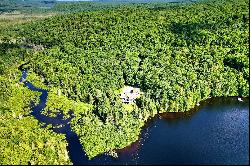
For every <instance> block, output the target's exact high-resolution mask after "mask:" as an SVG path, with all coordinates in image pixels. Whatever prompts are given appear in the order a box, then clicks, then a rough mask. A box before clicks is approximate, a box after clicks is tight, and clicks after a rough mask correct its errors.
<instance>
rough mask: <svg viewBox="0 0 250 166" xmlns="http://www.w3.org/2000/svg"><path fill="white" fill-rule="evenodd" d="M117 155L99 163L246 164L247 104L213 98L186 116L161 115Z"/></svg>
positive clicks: (246, 102)
mask: <svg viewBox="0 0 250 166" xmlns="http://www.w3.org/2000/svg"><path fill="white" fill-rule="evenodd" d="M118 153H119V157H118V158H117V159H112V160H110V159H109V160H106V161H103V164H138V165H146V164H150V165H153V164H157V165H168V164H169V165H170V164H221V165H225V164H227V165H228V164H249V101H248V99H244V101H243V102H239V101H238V100H237V98H235V97H232V98H214V99H212V100H210V101H206V102H203V103H201V105H200V107H197V108H196V110H192V111H191V112H190V113H188V114H186V115H185V114H183V113H164V114H161V115H160V116H158V117H156V118H154V119H152V120H151V122H149V123H148V124H147V126H146V127H145V129H143V132H142V135H141V138H140V140H138V141H137V142H136V143H134V144H133V145H132V146H130V147H127V148H125V149H123V150H121V151H118Z"/></svg>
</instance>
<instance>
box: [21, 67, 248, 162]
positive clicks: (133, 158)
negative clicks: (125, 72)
mask: <svg viewBox="0 0 250 166" xmlns="http://www.w3.org/2000/svg"><path fill="white" fill-rule="evenodd" d="M26 76H27V72H26V71H24V72H23V76H22V77H23V78H26ZM20 81H21V79H20ZM24 83H25V85H26V86H27V87H28V88H29V89H31V90H33V91H40V92H42V95H41V96H40V102H39V104H38V105H36V106H34V107H33V109H32V110H33V112H32V115H33V116H35V117H36V118H37V119H38V120H40V121H41V122H43V123H45V124H46V125H47V124H53V125H58V124H63V125H64V127H62V128H59V129H53V131H54V132H57V133H62V134H65V135H66V140H67V142H68V143H69V146H68V151H69V156H70V159H71V160H72V162H73V163H74V164H75V165H77V164H85V165H86V164H87V165H92V164H95V165H96V164H98V165H116V164H119V165H121V164H122V165H130V164H133V165H135V164H138V165H147V164H150V165H153V164H156V165H168V164H169V165H170V164H171V165H172V164H220V165H228V164H241V165H242V164H245V165H246V164H249V101H248V98H246V99H243V102H240V101H238V100H237V97H228V98H213V99H210V100H206V101H204V102H201V105H200V106H199V107H196V108H195V109H193V110H191V111H189V112H187V113H164V114H159V115H157V116H156V117H154V118H152V119H151V120H149V121H148V123H147V124H146V125H145V127H144V129H143V130H142V132H141V135H140V139H139V140H137V141H136V142H135V143H133V144H132V145H130V146H128V147H126V148H124V149H122V150H117V153H118V158H112V157H110V156H107V155H100V156H97V157H95V158H94V159H93V160H88V159H87V158H86V156H85V153H84V151H83V149H82V146H81V144H80V142H79V139H78V137H77V135H76V134H75V133H74V132H72V131H71V128H70V125H69V124H68V122H69V121H70V119H69V120H62V119H63V118H62V117H63V116H62V115H58V117H56V118H49V117H46V116H44V115H42V114H41V113H40V111H41V110H42V109H43V108H44V107H45V104H46V99H47V91H45V90H42V89H39V88H36V87H34V86H33V85H32V84H31V83H30V82H28V81H26V82H24Z"/></svg>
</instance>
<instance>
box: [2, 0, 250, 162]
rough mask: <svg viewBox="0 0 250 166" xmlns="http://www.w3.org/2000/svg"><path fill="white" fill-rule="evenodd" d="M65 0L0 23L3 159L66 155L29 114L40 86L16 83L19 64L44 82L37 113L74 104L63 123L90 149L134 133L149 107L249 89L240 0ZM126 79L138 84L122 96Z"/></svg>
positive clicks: (190, 103) (174, 108)
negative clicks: (137, 0) (35, 14)
mask: <svg viewBox="0 0 250 166" xmlns="http://www.w3.org/2000/svg"><path fill="white" fill-rule="evenodd" d="M85 4H88V3H85ZM64 5H65V4H64ZM64 5H62V6H61V7H60V5H59V8H60V10H63V11H67V10H68V9H67V5H66V6H64ZM57 7H58V6H57ZM68 7H69V11H70V10H71V9H70V8H74V10H73V11H74V13H70V14H59V15H56V16H53V17H49V18H46V19H44V20H37V21H33V22H31V23H26V24H20V25H16V26H14V27H11V28H8V27H7V28H4V29H3V30H1V31H0V35H1V36H2V37H1V38H0V39H1V41H0V55H1V56H0V81H1V84H0V89H1V90H0V102H1V107H0V110H1V112H0V119H1V121H0V128H1V130H0V131H1V133H0V135H1V137H0V141H1V143H2V145H5V146H1V148H0V149H1V150H0V152H1V154H0V163H1V164H18V163H20V164H28V162H32V163H31V164H69V163H70V161H69V159H68V157H67V153H66V152H65V151H66V141H65V137H64V135H60V134H55V133H53V132H52V131H50V130H49V127H48V128H41V127H40V125H41V124H39V123H38V121H37V120H36V119H35V118H34V117H32V116H30V115H29V112H30V107H29V106H30V101H33V102H35V101H36V100H37V98H38V95H39V94H38V93H35V92H32V91H30V90H28V89H27V88H25V87H24V86H23V85H22V84H21V83H19V78H20V76H21V71H20V70H18V67H19V66H20V65H22V64H26V65H24V67H23V69H28V70H29V73H30V74H29V75H28V78H27V79H28V80H29V81H31V82H33V83H34V84H35V85H36V86H38V87H42V88H44V89H47V90H48V91H49V96H48V100H47V105H46V109H45V110H44V111H43V113H44V114H46V115H48V116H55V115H56V114H57V113H58V112H59V111H63V112H64V115H65V118H66V117H67V116H68V112H69V111H70V110H71V111H73V112H74V116H75V117H74V118H73V120H72V121H71V122H70V125H71V127H72V129H73V131H74V132H76V133H77V135H78V136H79V139H80V142H81V144H82V145H83V149H84V151H85V152H86V154H87V156H88V157H89V158H90V159H91V158H93V157H95V156H97V155H99V154H102V153H104V152H112V151H113V150H115V149H120V148H123V147H126V146H128V145H129V144H131V143H132V142H134V141H136V140H137V139H138V135H139V133H140V130H141V127H142V126H143V125H144V123H145V122H146V121H147V120H148V119H149V118H150V117H153V116H154V115H156V114H157V113H161V112H184V111H189V110H190V109H191V108H194V107H195V106H196V105H197V104H199V102H200V101H202V100H206V99H208V98H210V97H217V96H240V97H247V96H249V91H248V89H249V56H248V55H249V2H248V1H247V0H230V1H229V0H228V1H226V0H220V1H202V2H193V3H179V4H173V3H172V4H170V3H159V4H143V5H131V4H130V5H119V6H116V7H115V8H113V7H110V8H109V7H107V8H106V7H103V9H105V10H89V11H88V12H78V10H77V8H76V6H74V4H73V5H72V4H71V5H69V6H68ZM88 7H89V6H87V7H86V8H88ZM57 10H59V9H57ZM79 11H80V10H79ZM66 13H67V12H66ZM23 44H25V45H36V46H38V45H39V46H42V48H43V49H41V50H40V51H37V50H35V49H27V48H23V47H20V45H23ZM127 85H129V86H133V87H138V88H140V89H141V91H142V92H143V95H142V96H141V97H140V98H138V99H136V101H135V102H134V103H131V104H125V103H123V102H122V101H121V99H120V94H121V89H122V88H123V87H124V86H127ZM20 156H22V157H20Z"/></svg>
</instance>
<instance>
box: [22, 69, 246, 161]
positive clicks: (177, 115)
mask: <svg viewBox="0 0 250 166" xmlns="http://www.w3.org/2000/svg"><path fill="white" fill-rule="evenodd" d="M27 75H28V70H23V71H22V76H21V78H20V82H23V83H24V85H25V86H26V87H27V88H28V89H30V90H32V91H38V92H41V93H42V94H41V95H40V100H39V104H37V105H35V106H32V113H31V115H33V116H34V117H35V118H36V119H38V120H39V121H40V122H42V123H44V124H45V126H43V127H46V126H48V125H50V124H52V126H53V128H52V130H53V131H54V132H56V133H61V134H65V135H66V140H67V142H68V146H67V150H68V152H69V156H70V159H71V161H72V162H73V164H74V165H78V164H104V165H106V164H145V163H143V162H142V161H140V159H139V157H138V155H139V153H140V152H139V151H140V148H142V145H143V142H145V140H146V139H148V137H149V135H150V134H151V133H150V132H152V131H153V128H154V127H156V124H158V123H159V122H160V123H161V122H162V121H166V120H167V123H175V122H176V123H178V121H180V120H182V121H183V122H184V121H185V120H187V119H191V117H192V118H193V117H194V116H195V115H196V114H197V113H198V112H199V110H201V109H204V108H206V107H209V105H211V103H213V104H215V105H216V104H217V105H220V104H221V103H223V102H225V101H226V102H227V103H228V104H229V105H230V104H232V103H243V105H244V104H247V106H248V104H249V102H248V98H241V99H239V98H237V97H227V98H225V97H217V98H210V99H207V100H205V101H202V102H200V104H199V105H198V106H197V107H195V108H193V109H191V110H190V111H187V112H166V113H159V114H157V115H156V116H154V117H152V118H150V119H149V120H148V121H147V122H146V123H145V125H144V127H143V128H142V131H141V133H140V137H139V139H138V140H137V141H136V142H134V143H132V144H131V145H129V146H127V147H125V148H123V149H116V150H115V151H116V153H118V154H119V157H118V158H119V159H115V158H113V157H111V156H108V155H106V154H102V155H99V156H97V157H95V158H94V159H92V160H88V158H87V157H86V154H85V152H84V151H83V148H82V145H81V144H80V141H79V138H78V136H77V134H76V133H75V132H73V131H72V130H71V127H70V124H69V122H70V121H71V119H72V118H73V117H74V115H73V112H70V118H68V119H63V116H64V115H63V114H62V113H60V114H58V115H57V116H56V117H48V116H45V115H43V114H41V111H42V110H43V109H44V108H45V105H46V100H47V97H48V91H46V90H44V89H40V88H37V87H35V86H34V85H33V84H32V83H30V82H29V81H27V80H26V77H27ZM244 106H245V107H246V105H244ZM248 110H249V108H248ZM248 110H247V114H248V116H249V111H248ZM220 111H221V110H220ZM238 111H240V110H238ZM203 112H204V111H203ZM248 116H246V117H244V118H248ZM214 118H216V116H215V117H214ZM208 119H209V118H208ZM164 123H165V122H164ZM245 123H249V122H248V120H247V121H246V122H245ZM201 125H202V124H201ZM224 125H225V124H224ZM244 125H245V124H244ZM55 126H62V127H56V128H55ZM247 126H248V125H247ZM150 130H151V131H150ZM155 137H156V138H157V136H155ZM208 137H209V136H208ZM222 137H223V136H222ZM156 138H155V139H156ZM157 139H159V138H157ZM223 139H225V138H223ZM240 139H242V138H240ZM197 140H199V138H197ZM243 140H244V138H243ZM178 141H179V140H178V139H177V140H176V144H178ZM146 142H147V141H146ZM208 142H209V141H208ZM146 146H148V145H146ZM239 146H240V147H241V146H245V147H246V148H247V147H248V146H249V142H247V145H239ZM246 148H245V149H246ZM243 149H244V148H243ZM247 149H248V148H247ZM243 151H246V150H243ZM135 154H136V155H137V157H138V158H137V157H135ZM238 155H240V154H238ZM142 156H143V155H142ZM177 157H178V156H177ZM179 157H180V156H179ZM142 158H143V157H142ZM149 158H150V157H149ZM215 158H216V157H215ZM182 160H183V159H181V158H180V161H182ZM221 160H222V159H221ZM223 160H224V158H223ZM218 161H219V162H220V160H218ZM218 161H217V162H218ZM247 161H248V162H249V158H248V159H246V158H244V159H242V158H240V159H238V158H236V159H235V160H232V161H231V162H230V160H229V161H228V164H237V163H235V162H238V164H246V163H247ZM159 162H160V163H157V164H163V163H166V162H167V161H164V162H162V161H161V160H159ZM169 162H170V163H169V164H173V163H171V162H172V161H169ZM185 162H186V160H185V161H184V163H185ZM212 162H214V161H212ZM167 163H168V162H167ZM176 163H177V164H178V163H179V162H176ZM176 163H175V164H176ZM190 163H191V164H195V162H194V161H193V160H190ZM190 163H189V164H190ZM152 164H153V163H152Z"/></svg>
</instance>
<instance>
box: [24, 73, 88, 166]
mask: <svg viewBox="0 0 250 166" xmlns="http://www.w3.org/2000/svg"><path fill="white" fill-rule="evenodd" d="M27 75H28V71H27V70H24V71H23V72H22V77H21V78H20V81H21V82H23V83H24V85H25V86H26V87H27V88H28V89H30V90H32V91H37V92H41V93H42V94H41V95H40V100H39V103H38V104H37V105H35V106H33V107H32V112H31V115H33V116H34V117H35V118H36V119H38V120H39V121H40V122H42V123H44V124H45V125H44V126H43V127H47V126H48V125H52V126H58V125H61V126H62V127H59V128H53V129H52V130H53V131H54V132H56V133H60V134H65V136H66V140H67V142H68V146H67V150H68V151H69V156H70V159H71V161H72V162H73V164H74V165H78V164H87V163H88V158H87V157H86V155H85V153H84V151H83V148H82V145H81V143H80V141H79V138H78V136H77V135H76V133H75V132H73V131H72V130H71V128H70V124H69V122H70V121H71V119H72V118H73V117H74V116H73V113H72V112H71V113H70V118H68V119H63V114H59V115H57V116H56V117H48V116H45V115H43V114H42V113H41V111H42V110H43V109H44V108H45V106H46V101H47V97H48V92H47V91H46V90H43V89H40V88H37V87H35V86H34V85H33V84H32V83H30V82H29V81H26V77H27Z"/></svg>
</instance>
